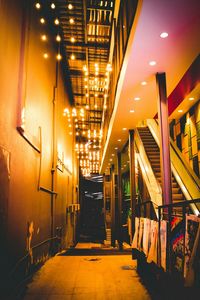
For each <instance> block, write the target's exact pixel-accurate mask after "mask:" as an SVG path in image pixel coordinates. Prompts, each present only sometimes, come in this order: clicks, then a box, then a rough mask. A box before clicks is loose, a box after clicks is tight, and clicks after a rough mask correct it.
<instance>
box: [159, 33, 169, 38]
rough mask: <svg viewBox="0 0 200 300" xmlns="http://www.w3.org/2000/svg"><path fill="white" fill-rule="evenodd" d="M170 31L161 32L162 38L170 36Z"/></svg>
mask: <svg viewBox="0 0 200 300" xmlns="http://www.w3.org/2000/svg"><path fill="white" fill-rule="evenodd" d="M168 35H169V34H168V33H167V32H162V33H161V34H160V37H161V38H162V39H165V38H166V37H168Z"/></svg>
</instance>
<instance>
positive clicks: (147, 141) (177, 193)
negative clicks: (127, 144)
mask: <svg viewBox="0 0 200 300" xmlns="http://www.w3.org/2000/svg"><path fill="white" fill-rule="evenodd" d="M137 129H138V132H139V135H140V138H141V140H142V142H143V145H144V148H145V151H146V153H147V157H148V159H149V161H150V164H151V166H152V169H153V172H154V174H155V177H156V179H157V181H158V182H159V184H161V170H160V149H159V147H158V145H157V143H156V141H155V140H154V138H153V135H152V134H151V131H150V130H149V128H148V127H138V128H137ZM184 200H185V197H184V195H183V193H182V191H181V189H180V187H179V185H178V183H177V181H176V179H175V177H174V175H173V174H172V202H173V203H175V202H179V201H184Z"/></svg>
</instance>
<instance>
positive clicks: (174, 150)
mask: <svg viewBox="0 0 200 300" xmlns="http://www.w3.org/2000/svg"><path fill="white" fill-rule="evenodd" d="M146 124H147V126H148V127H149V130H150V131H151V134H152V135H153V137H154V139H155V141H156V143H157V145H158V146H159V147H160V140H159V128H158V124H157V122H156V121H155V120H154V119H148V120H147V121H146ZM170 157H171V168H172V173H173V175H174V177H175V179H176V181H177V183H178V184H179V186H180V189H181V191H182V193H183V194H184V196H185V198H186V200H192V199H198V198H200V180H199V178H198V177H197V176H196V174H195V173H194V171H193V170H192V168H191V167H190V166H189V164H188V163H187V161H186V160H185V159H184V157H183V155H182V153H181V152H180V150H179V149H178V147H177V146H176V145H175V143H174V141H173V140H172V139H171V138H170ZM191 208H192V210H193V212H194V213H195V214H196V215H198V214H199V211H200V205H199V203H198V204H196V203H191Z"/></svg>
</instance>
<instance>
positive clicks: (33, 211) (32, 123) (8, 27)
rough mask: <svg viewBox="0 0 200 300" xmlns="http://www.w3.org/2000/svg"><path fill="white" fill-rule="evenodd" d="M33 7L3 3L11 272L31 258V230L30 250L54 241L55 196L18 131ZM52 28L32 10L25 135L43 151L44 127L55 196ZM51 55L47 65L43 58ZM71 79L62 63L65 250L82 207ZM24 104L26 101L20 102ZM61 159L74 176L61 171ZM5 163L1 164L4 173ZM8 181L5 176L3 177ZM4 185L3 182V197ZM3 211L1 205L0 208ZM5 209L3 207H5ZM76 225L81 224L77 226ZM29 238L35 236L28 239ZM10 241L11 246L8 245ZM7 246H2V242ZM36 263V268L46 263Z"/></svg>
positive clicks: (59, 127)
mask: <svg viewBox="0 0 200 300" xmlns="http://www.w3.org/2000/svg"><path fill="white" fill-rule="evenodd" d="M23 2H24V3H27V2H28V1H22V0H20V1H16V0H2V1H1V2H0V82H1V88H0V148H1V149H6V150H7V151H8V153H9V154H10V162H9V163H10V178H9V179H8V180H7V183H8V185H9V195H8V199H5V195H4V196H3V193H2V194H1V196H0V201H2V203H3V201H4V204H5V203H6V205H7V206H6V208H5V205H4V209H3V212H2V215H1V218H2V217H3V218H4V221H5V222H4V225H5V224H6V225H5V228H6V235H5V232H4V233H3V234H4V237H6V238H5V239H4V240H3V241H4V242H5V245H6V252H7V258H8V261H9V264H10V268H12V267H13V266H14V265H15V263H16V261H17V260H18V259H19V258H21V257H23V256H24V255H25V254H26V253H27V236H28V234H27V226H28V224H31V222H32V224H33V228H34V231H33V234H32V237H31V239H29V242H30V247H32V246H34V245H37V244H38V243H40V242H42V241H44V240H46V239H48V238H50V237H51V195H50V194H48V193H46V192H44V191H39V190H38V180H39V166H40V154H39V153H38V152H37V151H35V150H34V149H33V148H32V147H31V146H30V145H29V144H28V143H27V142H26V141H25V139H24V138H23V137H22V136H21V135H20V134H19V133H18V131H17V130H16V126H17V116H19V103H20V101H19V99H18V85H19V69H20V42H21V36H22V35H21V23H22V11H23V9H22V4H23ZM44 31H45V32H47V34H48V27H47V26H46V27H44V28H42V26H41V24H40V23H39V16H38V13H37V11H36V10H35V9H34V8H32V9H31V22H30V31H29V35H28V36H27V37H29V38H28V42H27V44H26V49H25V50H26V51H25V68H24V73H23V75H24V78H23V99H22V102H23V104H24V107H25V134H27V135H28V136H29V137H30V139H31V141H32V142H33V143H34V144H35V145H38V146H39V148H40V139H39V127H41V134H42V164H41V177H40V185H41V186H43V187H45V188H46V189H49V190H51V184H52V172H51V171H52V162H53V98H54V97H53V89H54V87H55V84H56V82H55V78H56V73H55V70H56V59H55V57H56V53H57V52H56V45H55V44H54V42H53V40H54V38H53V37H51V36H49V39H48V42H47V43H44V42H42V41H41V39H40V35H41V33H43V32H44ZM47 51H48V53H49V58H48V59H44V57H43V53H44V52H47ZM66 81H67V79H66V78H64V75H63V73H62V68H61V63H60V62H59V63H58V84H57V88H56V93H55V143H54V145H55V156H54V159H55V163H54V167H55V172H54V173H55V176H54V177H55V184H54V190H55V191H56V192H57V193H58V195H57V197H54V199H53V222H54V235H55V234H56V227H60V228H62V243H61V244H62V247H68V246H70V245H72V244H73V240H74V233H73V230H74V227H73V222H74V220H73V217H72V216H70V215H69V213H68V214H67V213H66V208H67V207H68V206H69V205H70V204H71V203H76V202H77V201H78V195H77V191H76V186H77V184H78V179H77V170H76V160H75V155H74V150H73V149H74V137H73V135H70V134H69V128H68V127H67V122H66V119H65V117H64V116H63V109H64V108H65V107H70V103H69V97H68V94H67V92H66V89H65V88H64V84H65V83H66ZM20 100H21V99H20ZM58 156H59V157H60V156H61V157H60V158H61V159H63V158H64V159H63V160H64V161H63V162H64V163H65V165H66V166H67V168H68V169H69V170H65V169H64V170H63V172H61V171H60V170H58V169H57V168H56V165H57V158H58ZM1 167H2V162H1V161H0V172H1V171H2V170H3V169H2V170H1ZM3 177H4V178H5V176H3ZM1 184H3V179H2V180H1V177H0V193H1V191H2V190H3V187H2V186H1ZM0 205H1V204H0ZM1 206H2V207H3V204H2V205H1ZM75 222H76V221H75ZM29 238H30V234H29ZM6 239H7V240H6ZM1 242H2V241H1ZM40 255H42V254H40V253H38V254H37V256H38V257H34V260H35V263H37V262H38V261H39V260H40V259H41V257H40Z"/></svg>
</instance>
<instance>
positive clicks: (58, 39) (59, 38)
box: [56, 34, 61, 42]
mask: <svg viewBox="0 0 200 300" xmlns="http://www.w3.org/2000/svg"><path fill="white" fill-rule="evenodd" d="M56 41H57V42H60V41H61V36H60V35H59V34H57V36H56Z"/></svg>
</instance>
